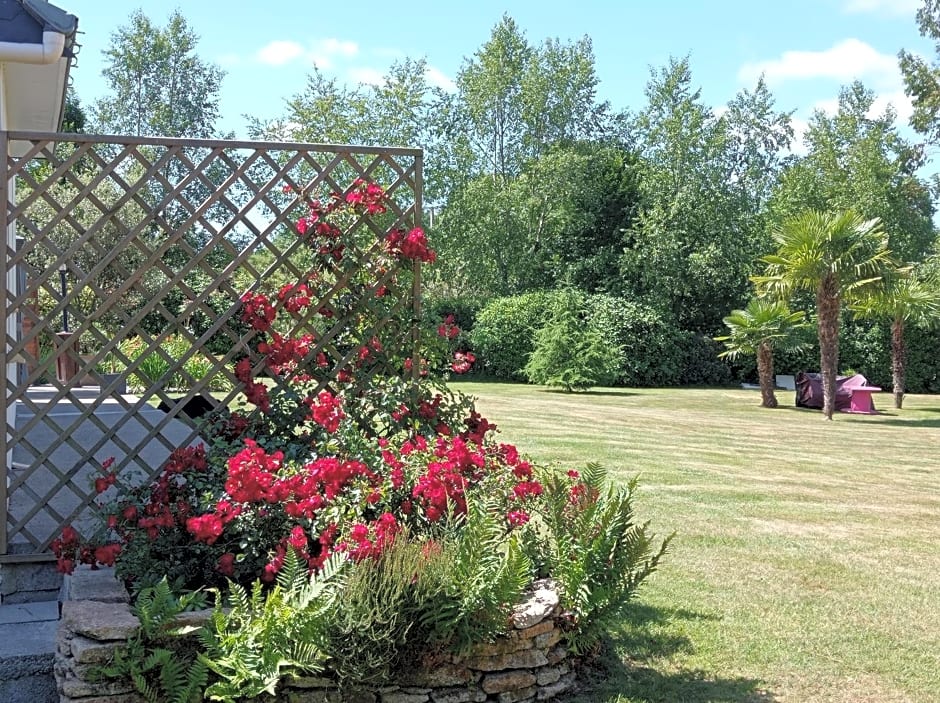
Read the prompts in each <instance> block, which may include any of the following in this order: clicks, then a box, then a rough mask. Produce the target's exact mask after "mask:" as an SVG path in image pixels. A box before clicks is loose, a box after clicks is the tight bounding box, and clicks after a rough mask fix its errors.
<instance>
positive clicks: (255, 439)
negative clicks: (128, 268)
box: [54, 183, 665, 700]
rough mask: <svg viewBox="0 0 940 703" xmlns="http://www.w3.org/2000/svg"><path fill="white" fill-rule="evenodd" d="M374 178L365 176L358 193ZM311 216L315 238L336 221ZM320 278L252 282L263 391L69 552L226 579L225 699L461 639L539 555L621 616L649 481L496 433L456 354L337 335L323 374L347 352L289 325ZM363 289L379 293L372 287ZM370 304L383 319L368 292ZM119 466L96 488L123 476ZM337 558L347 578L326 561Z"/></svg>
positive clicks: (639, 550)
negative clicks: (461, 377) (416, 377)
mask: <svg viewBox="0 0 940 703" xmlns="http://www.w3.org/2000/svg"><path fill="white" fill-rule="evenodd" d="M372 193H373V190H372V186H366V185H365V184H362V183H359V184H358V185H356V186H354V188H353V190H352V191H351V193H350V195H357V196H360V197H361V196H370V197H372V196H371V194H372ZM347 197H349V195H347ZM332 198H333V199H332V200H331V202H333V203H335V202H336V201H337V199H339V198H342V196H339V195H335V196H332ZM349 202H352V201H349ZM376 202H377V201H376ZM371 204H375V203H374V202H372V203H370V201H369V200H368V198H367V199H366V201H365V202H361V201H360V206H361V207H363V208H366V207H369V206H370V205H371ZM313 208H314V205H311V211H313ZM316 208H317V209H318V217H317V218H316V219H313V220H311V221H310V222H308V223H307V227H314V225H316V228H317V231H318V232H319V231H320V229H319V228H321V227H324V228H325V229H324V231H325V232H326V234H324V235H322V236H325V237H327V238H328V239H329V241H330V243H331V247H332V248H330V249H328V250H327V252H326V255H328V256H330V257H335V256H336V252H337V251H340V255H341V254H342V251H341V250H338V249H337V246H338V242H337V240H338V239H340V238H341V232H340V231H339V230H337V229H336V228H334V227H332V226H331V225H330V223H329V220H328V219H327V218H326V217H325V216H326V215H329V214H330V213H331V212H332V210H331V209H330V207H329V206H328V207H326V208H324V207H322V206H321V205H320V204H319V202H317V204H316ZM357 212H359V211H358V210H357ZM360 214H364V213H362V212H360ZM305 231H306V230H305V228H304V227H298V232H299V234H300V235H301V236H304V237H307V238H308V239H309V243H311V245H312V246H314V247H320V246H321V244H322V242H321V241H319V239H318V238H319V237H320V236H321V235H317V236H311V235H307V234H305ZM394 235H395V236H391V235H390V238H389V239H387V240H386V245H387V248H386V249H385V252H386V256H387V258H386V259H385V260H383V261H382V262H381V263H382V265H383V266H385V267H387V270H392V268H393V267H394V266H395V265H396V264H397V263H399V260H400V259H414V258H419V259H421V260H423V261H430V260H433V256H434V255H433V252H432V251H430V250H428V249H427V247H426V240H424V239H423V233H421V232H420V230H413V231H412V232H410V233H407V234H405V233H402V232H398V231H396V232H395V233H394ZM340 241H341V240H340ZM403 263H404V264H407V265H402V266H401V267H400V268H401V275H402V276H407V275H408V273H407V272H408V271H409V270H410V268H411V267H410V261H405V262H403ZM362 275H363V276H368V272H365V273H363V274H362ZM405 283H407V281H406V282H405ZM316 285H326V286H332V285H333V282H331V281H329V280H327V281H325V282H324V281H322V280H321V279H316V280H315V279H314V278H313V277H311V278H310V279H309V280H308V281H307V283H305V284H298V285H297V286H292V287H290V288H289V289H288V290H287V292H286V293H285V289H284V288H281V293H282V295H281V296H280V297H279V302H283V303H284V304H283V305H275V304H274V302H272V299H271V298H270V297H268V296H267V295H266V294H264V293H262V292H260V291H252V292H249V293H246V294H245V295H244V296H243V298H242V302H243V309H242V315H243V318H244V320H245V321H246V323H247V324H249V325H250V326H251V327H252V328H253V329H254V330H256V332H257V336H256V337H255V340H254V343H255V346H254V348H253V349H252V350H251V354H249V355H248V356H246V357H244V358H243V359H241V360H240V361H239V362H238V363H237V364H236V368H235V375H236V377H237V378H238V379H239V381H240V382H241V383H242V385H243V388H244V394H245V397H246V406H247V407H250V408H253V409H252V410H244V411H243V408H238V409H236V410H235V411H233V412H228V413H226V412H221V413H218V415H217V416H215V417H214V418H213V419H212V420H211V421H210V422H209V423H207V424H206V425H205V426H204V427H203V436H204V437H205V438H206V439H207V442H208V446H202V445H200V446H195V447H184V448H179V449H177V450H176V451H175V452H174V453H173V455H172V456H171V458H170V460H169V461H168V462H167V463H166V465H165V466H164V467H163V470H162V472H161V473H160V474H159V476H158V477H157V478H156V479H155V480H154V481H153V482H152V483H150V484H147V485H144V486H140V487H138V488H136V489H132V490H129V491H126V492H125V493H124V494H123V495H121V496H119V498H118V500H117V501H115V502H114V503H112V504H111V505H110V506H109V507H108V509H107V510H106V520H105V528H106V530H107V531H108V536H109V537H111V538H112V539H113V541H112V542H111V543H109V544H103V545H89V544H85V545H82V544H80V543H79V541H78V539H77V535H76V534H75V532H74V530H71V531H70V532H69V533H68V534H67V535H66V534H63V536H62V538H61V539H60V540H57V541H56V543H55V545H54V550H55V552H56V555H57V557H58V559H59V566H60V568H61V569H62V570H64V571H67V570H68V569H69V568H71V567H72V566H74V563H75V562H76V561H81V562H84V563H89V562H91V563H94V562H101V563H114V562H115V561H116V567H117V572H118V574H120V575H121V576H122V577H124V578H125V579H127V580H129V581H131V584H130V585H131V587H132V589H134V590H137V591H140V590H141V589H143V593H145V594H146V593H147V592H148V591H147V590H146V589H147V588H148V587H149V586H150V585H151V584H153V583H154V582H158V583H164V584H166V583H168V582H169V583H172V584H173V585H174V586H175V587H177V588H186V589H189V588H193V587H203V586H206V585H209V586H217V587H218V588H219V589H220V593H221V592H222V591H223V589H224V590H225V591H227V592H228V593H229V595H230V597H229V599H228V603H229V605H230V606H231V612H230V613H229V614H226V613H225V612H224V610H223V609H222V608H221V605H220V603H221V601H217V608H216V611H215V614H214V616H213V620H212V624H211V627H210V631H209V632H207V633H206V634H205V636H204V638H203V643H204V647H205V651H204V652H203V653H202V654H201V655H200V657H199V662H201V663H202V664H203V665H204V666H206V667H207V668H208V670H210V672H211V674H212V676H213V677H215V680H213V681H210V682H209V684H208V685H209V688H208V689H206V693H211V695H212V696H216V697H218V698H220V699H222V700H234V699H236V698H241V697H244V696H246V695H248V696H251V695H257V694H260V693H264V692H268V693H270V692H273V691H274V690H276V687H277V680H278V679H279V678H280V676H281V675H282V674H283V673H284V672H286V671H295V672H300V671H309V670H316V669H317V668H318V667H319V666H321V665H322V664H323V662H329V663H330V665H331V667H332V668H333V669H334V673H335V674H336V675H337V676H338V677H339V679H340V680H341V682H350V681H353V680H354V681H356V682H358V683H363V682H369V681H373V682H375V683H378V684H381V683H382V682H383V681H384V680H385V679H386V678H388V677H389V675H390V672H392V671H393V670H395V669H396V668H403V667H406V666H408V665H409V662H410V661H411V658H412V655H413V654H415V653H416V651H415V650H417V649H419V648H421V649H425V648H427V647H432V648H437V649H439V650H442V649H459V648H462V647H466V646H468V645H469V644H471V643H474V642H477V641H479V640H481V639H487V638H490V637H492V636H494V635H495V634H497V633H499V632H501V631H502V630H504V628H505V627H506V624H507V620H508V616H509V612H510V608H511V607H512V605H514V603H515V602H516V600H517V599H518V597H519V594H520V592H521V590H522V588H523V586H524V585H525V584H527V583H529V582H530V581H531V579H532V578H533V577H534V576H535V574H536V571H537V570H541V571H546V572H550V573H551V572H555V571H557V572H558V573H559V577H560V580H561V582H562V584H563V588H564V594H563V595H564V600H563V602H564V604H565V605H566V607H568V608H569V609H570V620H571V623H572V625H573V626H574V627H575V628H576V629H577V628H581V627H582V626H583V627H584V631H585V632H586V633H592V632H596V630H597V628H598V627H599V626H600V625H599V624H592V623H602V622H605V619H604V618H605V617H606V616H605V613H607V612H612V611H613V610H614V609H616V608H617V607H619V604H622V603H623V602H624V601H625V600H626V598H628V597H629V596H630V594H632V593H633V591H634V590H635V588H636V586H637V585H638V584H639V583H640V581H641V580H642V579H643V578H644V577H645V576H646V575H647V574H649V573H650V572H651V571H652V570H653V568H655V566H656V563H657V562H658V560H659V558H660V556H661V555H662V553H663V551H664V549H665V544H663V545H662V546H661V547H660V548H659V550H658V551H657V550H654V549H653V548H652V537H651V536H650V535H648V534H647V532H646V530H645V526H637V525H634V524H633V521H632V512H631V510H630V500H631V498H632V493H633V487H632V485H631V486H630V487H629V489H628V491H627V492H626V493H623V492H622V491H620V490H618V489H613V488H611V489H609V490H607V489H604V490H602V489H601V488H600V481H601V479H600V477H599V472H598V471H597V470H596V469H592V468H589V469H588V470H587V472H586V474H585V476H586V478H581V477H580V476H579V474H578V473H577V472H570V473H569V474H567V475H565V476H561V475H557V474H555V473H553V470H550V469H547V468H544V467H536V466H533V465H532V463H531V462H529V461H528V460H527V459H526V458H525V457H523V456H522V455H521V454H520V453H519V451H518V450H517V449H516V448H515V447H514V446H512V445H509V444H505V443H500V442H498V441H496V438H495V430H496V428H495V426H494V425H492V424H491V423H489V422H488V421H487V420H486V419H485V418H483V417H481V416H480V415H479V414H478V413H477V412H476V411H475V410H474V408H473V406H472V402H471V401H470V400H469V399H468V398H466V397H465V396H463V395H461V394H459V393H452V392H449V391H448V390H447V389H446V387H445V386H444V385H443V384H442V383H441V382H440V380H439V375H440V371H441V370H442V369H446V368H447V367H448V362H449V361H450V359H449V357H447V356H440V357H435V356H433V355H431V354H428V355H427V358H426V359H424V360H423V364H424V365H425V366H426V368H427V377H426V378H425V377H422V378H421V380H420V382H415V383H412V382H410V381H406V380H405V378H407V377H410V376H412V375H413V374H409V373H408V372H409V371H414V369H413V368H410V367H409V366H408V362H410V361H411V357H408V358H405V357H404V354H405V352H403V351H402V350H401V349H397V348H394V347H392V348H388V347H386V346H385V345H383V344H382V343H381V340H378V339H377V338H376V337H375V336H372V337H371V338H370V339H363V340H360V341H359V342H358V343H357V342H356V341H354V339H352V338H348V337H343V338H336V337H334V338H333V339H332V340H331V343H332V344H334V345H337V346H339V345H341V344H343V345H346V346H342V347H340V348H341V350H342V354H341V358H340V359H339V360H338V361H337V362H336V363H337V368H335V369H333V371H335V372H336V373H333V374H330V375H326V373H325V372H324V371H323V370H322V369H323V364H324V362H325V363H326V364H327V365H329V363H330V362H329V360H328V359H326V354H325V352H320V353H317V351H316V349H317V348H316V346H314V345H315V343H316V338H315V337H314V335H312V334H310V333H308V332H306V330H307V329H308V328H307V327H303V328H301V329H302V330H303V332H293V333H288V332H283V333H281V332H279V330H289V328H290V324H289V320H285V319H284V317H285V315H289V314H299V312H300V310H301V308H304V307H306V306H311V305H319V303H318V302H315V301H319V300H322V298H319V297H318V295H319V293H318V291H317V290H316V288H315V286H316ZM301 287H302V288H303V290H302V291H301V290H300V289H301ZM301 292H302V295H301ZM363 292H364V294H365V295H366V296H368V299H369V302H370V306H369V307H370V310H374V309H375V307H374V306H377V305H378V304H376V303H375V302H374V300H373V298H375V295H374V291H373V290H371V289H369V288H367V287H366V288H364V290H363ZM299 298H302V299H303V302H301V301H300V300H299ZM389 305H390V306H391V305H392V303H389ZM319 310H323V306H322V305H319ZM330 312H331V313H332V311H330ZM317 314H323V313H322V312H319V311H318V312H317ZM380 314H381V313H380ZM356 319H357V322H358V323H359V324H360V325H361V328H362V329H364V330H367V332H366V333H365V335H366V337H368V336H369V335H370V334H373V333H372V332H371V331H368V330H371V329H373V328H372V327H371V326H370V325H369V324H368V321H367V320H365V319H364V314H363V313H360V314H358V315H357V318H356ZM443 324H444V325H445V330H444V332H445V333H444V334H443V335H442V334H440V332H439V331H435V330H430V331H428V333H427V337H428V338H429V339H431V340H434V341H435V342H436V343H446V342H447V340H449V339H450V334H449V333H448V332H447V329H446V326H447V324H448V323H443ZM347 333H348V334H352V330H347ZM405 339H406V340H407V342H408V346H409V348H410V342H411V338H410V336H409V337H406V338H405ZM430 348H431V347H430V346H429V345H425V346H424V349H425V350H429V349H430ZM255 359H257V361H253V360H255ZM465 362H466V357H464V360H463V361H459V363H460V364H463V363H465ZM457 363H458V362H452V363H451V364H450V365H451V367H453V366H454V365H455V364H457ZM389 369H391V370H392V372H391V373H389V372H388V370H389ZM383 371H385V373H383ZM262 372H263V373H265V374H267V375H268V376H269V378H266V379H265V380H266V381H273V382H274V383H273V385H272V384H270V383H267V382H265V383H263V382H261V381H259V380H258V375H259V374H260V373H262ZM109 468H110V466H109V465H108V462H105V465H103V470H104V471H105V472H106V473H105V475H104V476H103V477H101V478H99V479H98V480H97V481H96V489H99V484H100V489H99V493H100V492H102V491H103V490H107V489H108V487H109V486H112V485H114V484H115V483H116V479H117V477H116V476H115V474H114V473H107V472H108V471H109ZM119 487H120V485H119ZM572 550H574V551H572ZM566 559H567V560H571V562H572V563H570V564H565V563H563V562H564V561H565V560H566ZM341 562H342V563H345V564H346V566H345V567H343V568H345V571H344V573H343V574H342V578H341V579H339V582H337V583H333V582H332V581H330V582H329V587H327V586H326V585H325V584H324V583H323V582H322V581H318V580H317V579H321V578H322V579H323V580H327V576H328V574H329V573H331V572H333V571H336V570H339V569H340V568H341V567H340V566H338V564H339V563H341ZM164 575H165V576H166V577H168V580H167V579H165V578H164ZM311 578H312V580H310V579H311ZM334 587H335V588H334ZM590 636H593V635H590ZM571 637H572V641H574V642H577V641H578V640H577V637H578V633H577V632H572V634H571ZM173 666H174V671H175V670H177V669H178V667H175V665H173Z"/></svg>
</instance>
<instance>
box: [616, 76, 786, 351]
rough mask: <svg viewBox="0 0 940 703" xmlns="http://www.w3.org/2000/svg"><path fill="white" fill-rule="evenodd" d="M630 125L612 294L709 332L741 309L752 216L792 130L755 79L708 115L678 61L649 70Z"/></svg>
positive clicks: (758, 231)
mask: <svg viewBox="0 0 940 703" xmlns="http://www.w3.org/2000/svg"><path fill="white" fill-rule="evenodd" d="M646 95H647V99H648V104H647V105H646V106H645V107H644V108H643V109H642V110H641V111H640V112H639V113H638V114H637V115H636V117H635V118H634V119H633V120H632V124H631V128H632V129H631V132H632V136H634V137H635V139H636V144H637V150H638V152H639V156H640V164H641V166H640V168H641V173H642V175H641V177H640V182H639V190H640V194H641V203H642V205H641V208H640V212H639V216H638V218H637V222H636V225H635V226H634V228H633V230H632V231H631V232H630V233H629V235H630V236H629V237H628V238H627V240H626V242H625V244H626V246H625V248H624V253H623V256H622V257H621V261H620V269H621V271H620V272H621V277H622V289H621V291H620V292H621V294H623V295H626V296H627V297H629V298H630V299H632V300H639V301H642V302H644V303H646V304H648V305H651V306H655V307H657V308H659V309H660V310H662V311H663V312H664V313H666V314H667V316H668V317H669V318H670V319H672V320H675V321H676V323H677V325H678V326H679V327H680V328H682V329H687V330H691V331H698V332H707V333H709V334H711V333H713V332H714V331H715V330H717V329H718V328H719V327H720V324H721V314H722V313H721V311H722V310H729V309H731V308H734V307H737V306H739V305H741V303H742V302H743V300H744V298H745V295H746V285H747V275H748V274H749V273H751V269H752V266H753V262H754V259H755V258H756V257H757V256H758V255H759V254H760V253H762V251H765V250H766V249H765V247H766V233H765V226H764V222H763V218H762V217H761V215H760V211H761V207H762V204H763V199H764V198H765V197H766V195H765V192H766V189H767V183H768V180H769V179H770V178H771V177H772V175H773V174H774V173H775V172H776V171H777V170H778V169H779V161H780V156H779V154H780V151H781V150H782V149H783V148H785V147H786V146H787V145H788V144H789V139H790V136H791V135H792V130H791V128H790V119H789V115H787V114H779V113H777V112H776V111H775V110H774V105H773V98H772V96H771V95H770V93H769V91H767V90H766V86H764V85H763V84H762V83H759V84H758V87H757V88H756V89H755V91H754V92H753V93H745V94H743V95H741V96H738V97H737V98H736V99H735V101H734V102H733V103H732V105H730V106H729V110H728V112H727V113H726V114H725V115H723V116H721V117H718V116H717V115H716V114H715V112H714V111H713V110H712V109H711V107H709V106H708V105H706V104H705V103H704V102H703V101H702V99H701V92H700V91H699V90H698V89H696V88H695V86H694V82H693V79H692V71H691V68H690V63H689V60H688V58H684V59H678V60H676V59H673V60H670V62H669V64H668V65H667V66H665V67H663V68H661V69H654V70H653V72H652V75H651V77H650V80H649V82H648V83H647V87H646Z"/></svg>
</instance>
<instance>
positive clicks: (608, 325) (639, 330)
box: [587, 294, 683, 387]
mask: <svg viewBox="0 0 940 703" xmlns="http://www.w3.org/2000/svg"><path fill="white" fill-rule="evenodd" d="M587 311H588V319H589V320H590V322H591V326H592V327H594V328H595V329H596V330H598V331H599V332H600V333H601V334H602V335H603V336H604V339H605V340H606V341H607V343H608V345H610V346H611V347H619V348H620V349H621V362H620V365H619V372H618V374H617V378H616V379H615V380H614V382H615V383H616V384H617V385H624V386H633V387H652V386H670V385H677V384H678V383H679V377H680V374H681V370H682V367H683V357H682V353H681V346H680V345H679V344H678V339H679V330H677V329H676V328H675V327H674V326H673V325H672V323H670V322H668V321H667V320H666V319H665V318H664V317H663V316H662V314H661V313H660V312H658V311H657V310H654V309H653V308H650V307H648V306H646V305H643V304H641V303H635V302H632V301H630V300H627V299H625V298H618V297H616V296H612V295H602V294H598V295H592V296H590V297H589V298H588V300H587Z"/></svg>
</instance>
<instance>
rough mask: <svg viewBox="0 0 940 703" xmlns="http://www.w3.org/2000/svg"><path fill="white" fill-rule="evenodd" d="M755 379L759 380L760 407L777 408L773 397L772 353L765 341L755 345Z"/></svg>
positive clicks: (775, 399)
mask: <svg viewBox="0 0 940 703" xmlns="http://www.w3.org/2000/svg"><path fill="white" fill-rule="evenodd" d="M757 377H758V378H759V379H760V397H761V405H762V406H763V407H765V408H776V407H777V396H775V395H774V353H773V350H772V349H771V346H770V344H769V343H768V342H767V341H766V340H765V341H762V342H761V343H760V344H758V345H757Z"/></svg>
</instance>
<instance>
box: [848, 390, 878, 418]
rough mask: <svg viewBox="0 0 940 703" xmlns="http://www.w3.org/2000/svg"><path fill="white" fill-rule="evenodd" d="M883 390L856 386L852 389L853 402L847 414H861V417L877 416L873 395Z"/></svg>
mask: <svg viewBox="0 0 940 703" xmlns="http://www.w3.org/2000/svg"><path fill="white" fill-rule="evenodd" d="M880 390H881V389H880V388H879V387H878V386H855V387H854V388H852V401H851V403H850V404H849V407H848V409H847V410H846V411H845V412H849V413H859V414H861V415H877V414H878V411H877V410H875V404H874V403H873V402H872V399H871V394H872V393H877V392H879V391H880Z"/></svg>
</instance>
